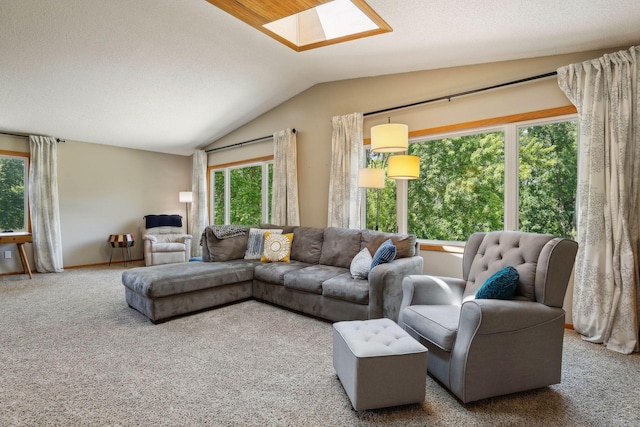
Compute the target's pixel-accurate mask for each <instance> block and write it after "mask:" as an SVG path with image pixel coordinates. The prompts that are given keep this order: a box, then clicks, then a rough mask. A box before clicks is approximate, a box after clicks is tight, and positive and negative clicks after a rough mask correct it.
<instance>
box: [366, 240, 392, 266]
mask: <svg viewBox="0 0 640 427" xmlns="http://www.w3.org/2000/svg"><path fill="white" fill-rule="evenodd" d="M394 259H396V247H395V245H394V244H393V242H392V241H391V239H387V240H385V241H384V242H383V243H382V244H381V245H380V247H379V248H378V250H377V251H376V253H375V255H373V260H372V261H371V269H370V270H373V267H375V266H376V265H380V264H385V263H387V262H391V261H393V260H394Z"/></svg>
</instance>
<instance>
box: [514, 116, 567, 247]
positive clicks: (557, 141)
mask: <svg viewBox="0 0 640 427" xmlns="http://www.w3.org/2000/svg"><path fill="white" fill-rule="evenodd" d="M518 140H519V152H520V155H519V159H520V164H519V175H520V180H519V201H520V204H519V229H520V230H523V231H531V232H534V233H550V234H554V235H556V236H561V237H570V238H575V237H576V229H575V207H576V186H577V185H578V183H577V174H578V164H577V162H578V160H577V159H578V144H577V140H578V137H577V124H576V121H575V120H572V121H562V122H556V123H546V124H539V125H533V126H522V127H519V128H518Z"/></svg>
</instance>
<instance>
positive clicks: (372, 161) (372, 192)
mask: <svg viewBox="0 0 640 427" xmlns="http://www.w3.org/2000/svg"><path fill="white" fill-rule="evenodd" d="M367 153H368V155H369V166H370V167H374V168H384V166H385V165H384V163H385V156H384V155H382V154H377V153H371V152H370V151H367ZM366 191H367V192H366V228H368V229H370V230H374V229H375V226H376V209H377V200H378V197H380V219H379V229H380V230H385V231H388V232H391V233H395V232H397V231H398V220H397V218H398V216H397V210H396V183H395V181H394V180H392V179H389V178H387V177H386V176H385V180H384V188H381V189H380V190H379V191H380V192H379V193H378V189H376V188H368V189H367V190H366Z"/></svg>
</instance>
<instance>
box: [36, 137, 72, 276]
mask: <svg viewBox="0 0 640 427" xmlns="http://www.w3.org/2000/svg"><path fill="white" fill-rule="evenodd" d="M29 151H30V161H29V214H30V217H31V232H32V237H33V258H34V262H35V267H36V271H38V272H40V273H60V272H62V271H64V270H63V260H62V233H61V231H60V206H59V203H58V154H57V153H58V143H57V141H56V139H55V138H51V137H47V136H34V135H32V136H30V137H29Z"/></svg>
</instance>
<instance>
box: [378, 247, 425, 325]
mask: <svg viewBox="0 0 640 427" xmlns="http://www.w3.org/2000/svg"><path fill="white" fill-rule="evenodd" d="M423 263H424V259H423V258H422V257H421V256H413V257H409V258H398V259H396V260H395V261H393V262H390V263H387V264H380V265H378V266H376V267H374V268H373V269H372V270H371V271H370V272H369V319H376V318H380V317H386V318H388V319H391V320H393V321H397V320H398V313H399V312H400V303H401V302H402V279H403V278H404V277H405V276H407V275H410V274H420V273H422V266H423Z"/></svg>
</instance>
